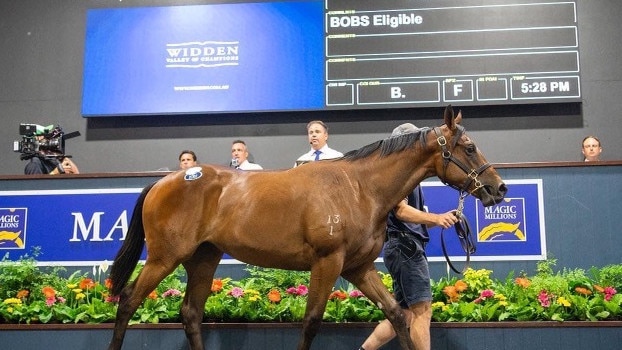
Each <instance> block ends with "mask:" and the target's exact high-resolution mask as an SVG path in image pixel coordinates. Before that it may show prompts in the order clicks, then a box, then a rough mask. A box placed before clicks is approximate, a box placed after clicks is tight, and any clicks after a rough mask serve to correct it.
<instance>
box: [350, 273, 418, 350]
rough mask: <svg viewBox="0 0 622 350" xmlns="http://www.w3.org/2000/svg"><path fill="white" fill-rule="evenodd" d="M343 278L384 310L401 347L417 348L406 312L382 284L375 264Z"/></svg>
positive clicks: (410, 349)
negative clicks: (407, 321)
mask: <svg viewBox="0 0 622 350" xmlns="http://www.w3.org/2000/svg"><path fill="white" fill-rule="evenodd" d="M342 276H343V277H344V278H346V279H347V280H348V281H350V282H352V284H354V285H355V286H357V287H358V288H359V289H360V290H361V292H362V293H363V294H365V296H366V297H367V298H368V299H369V300H371V301H372V302H373V303H374V304H376V306H378V308H380V310H382V312H383V313H384V315H385V316H386V317H387V319H388V320H389V321H390V322H391V324H392V325H393V329H395V333H396V335H397V338H398V340H399V343H400V347H401V348H402V349H409V350H414V349H415V346H414V344H413V342H412V339H410V335H409V333H408V326H407V324H406V318H405V317H404V312H403V311H402V308H401V307H400V306H399V304H398V303H397V301H396V300H395V298H393V296H392V295H391V293H389V291H388V290H387V288H386V287H385V286H384V284H383V283H382V280H381V279H380V276H379V275H378V270H376V267H375V266H374V264H373V262H372V263H369V264H366V265H363V266H361V267H359V268H356V269H353V270H349V271H347V272H344V273H343V274H342Z"/></svg>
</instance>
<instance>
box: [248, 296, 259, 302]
mask: <svg viewBox="0 0 622 350" xmlns="http://www.w3.org/2000/svg"><path fill="white" fill-rule="evenodd" d="M259 299H261V297H260V296H259V295H252V296H250V297H248V300H249V301H257V300H259Z"/></svg>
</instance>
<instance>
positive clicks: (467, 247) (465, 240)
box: [441, 191, 475, 274]
mask: <svg viewBox="0 0 622 350" xmlns="http://www.w3.org/2000/svg"><path fill="white" fill-rule="evenodd" d="M468 195H469V193H468V192H465V191H461V192H460V198H458V208H457V209H456V216H457V217H458V222H456V223H455V224H454V229H455V230H456V234H457V235H458V240H459V241H460V245H461V246H462V249H463V250H464V252H465V253H466V261H465V263H464V267H463V268H462V270H461V271H460V270H458V269H457V268H456V267H455V266H454V264H453V263H452V262H451V260H450V259H449V255H448V254H447V247H446V245H445V235H444V232H445V229H441V247H442V248H443V255H445V260H447V265H449V267H450V268H451V269H452V270H453V271H454V272H455V273H458V274H463V273H464V272H465V271H466V270H467V269H468V268H469V265H470V262H471V254H473V253H475V241H474V240H473V235H472V234H471V226H469V222H468V220H467V218H466V216H464V213H463V210H464V199H465V198H466V196H468Z"/></svg>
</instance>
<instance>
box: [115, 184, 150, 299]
mask: <svg viewBox="0 0 622 350" xmlns="http://www.w3.org/2000/svg"><path fill="white" fill-rule="evenodd" d="M155 184H156V183H155V182H154V183H152V184H151V185H149V186H147V187H145V188H144V189H143V191H142V192H141V194H140V196H139V197H138V200H137V201H136V206H134V212H133V213H132V219H131V221H130V227H129V228H128V230H127V235H126V236H125V241H124V242H123V245H122V246H121V249H119V252H118V253H117V256H116V257H115V258H114V263H113V265H112V268H111V270H110V281H111V282H112V295H119V294H121V290H123V287H125V285H126V284H127V281H128V280H129V279H130V277H131V276H132V272H134V269H135V268H136V265H137V264H138V259H140V255H141V254H142V252H143V247H144V245H145V228H144V227H143V204H144V203H145V197H147V193H149V191H150V190H151V188H152V187H153V186H154V185H155Z"/></svg>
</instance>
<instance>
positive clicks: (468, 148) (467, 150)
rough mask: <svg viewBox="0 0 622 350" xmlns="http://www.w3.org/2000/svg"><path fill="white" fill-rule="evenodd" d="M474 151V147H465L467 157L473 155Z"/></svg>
mask: <svg viewBox="0 0 622 350" xmlns="http://www.w3.org/2000/svg"><path fill="white" fill-rule="evenodd" d="M475 151H476V149H475V145H468V146H467V147H466V153H467V154H468V155H470V156H472V155H474V154H475Z"/></svg>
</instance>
